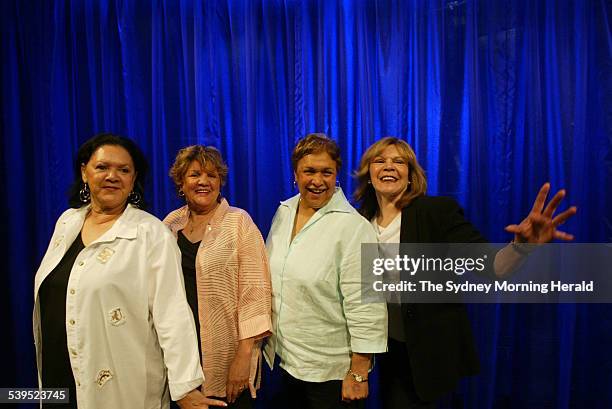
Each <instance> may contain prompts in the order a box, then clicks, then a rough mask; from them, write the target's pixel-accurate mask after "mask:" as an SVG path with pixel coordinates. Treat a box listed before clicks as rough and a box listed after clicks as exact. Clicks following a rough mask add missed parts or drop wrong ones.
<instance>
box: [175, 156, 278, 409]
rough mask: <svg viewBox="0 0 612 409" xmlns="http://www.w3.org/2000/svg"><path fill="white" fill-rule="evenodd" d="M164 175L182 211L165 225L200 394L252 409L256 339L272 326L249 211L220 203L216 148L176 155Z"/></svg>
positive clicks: (262, 257) (261, 254) (263, 258)
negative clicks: (176, 255) (197, 360)
mask: <svg viewBox="0 0 612 409" xmlns="http://www.w3.org/2000/svg"><path fill="white" fill-rule="evenodd" d="M170 176H171V177H172V180H173V181H174V183H175V185H176V188H177V191H178V194H179V196H181V197H184V198H185V201H186V205H185V206H183V207H181V208H179V209H177V210H175V211H173V212H171V213H170V214H169V215H168V216H166V218H165V219H164V223H165V224H166V225H167V226H168V227H169V228H170V230H171V231H172V232H173V233H174V235H175V236H176V237H177V241H178V244H179V247H180V249H181V254H182V267H183V274H184V277H185V291H186V294H187V300H188V301H189V305H190V306H191V310H192V311H193V314H194V317H195V322H196V326H197V327H198V328H197V330H198V334H199V338H200V348H201V349H200V355H201V358H202V368H203V370H204V377H205V380H204V384H203V391H202V392H203V393H204V394H205V395H206V396H215V397H217V398H222V399H225V400H226V401H227V402H228V403H229V404H230V405H229V407H233V408H251V407H253V401H252V399H253V398H255V392H256V390H257V388H258V387H259V381H260V378H261V341H262V339H263V338H265V337H266V336H268V335H270V329H271V327H272V326H271V318H270V313H271V288H270V272H269V268H268V259H267V255H266V249H265V245H264V241H263V238H262V236H261V233H260V232H259V229H258V228H257V226H256V225H255V223H253V220H252V219H251V217H250V216H249V214H248V213H247V212H245V211H244V210H242V209H239V208H236V207H231V206H230V205H229V204H228V202H227V200H225V199H224V198H222V197H221V192H220V190H221V186H223V184H224V183H225V180H226V178H227V165H226V164H225V162H224V161H223V158H222V157H221V153H220V152H219V151H218V150H217V149H215V148H213V147H210V146H208V147H207V146H202V145H194V146H189V147H187V148H184V149H181V150H180V151H179V153H178V154H177V156H176V159H175V162H174V164H173V165H172V168H171V169H170Z"/></svg>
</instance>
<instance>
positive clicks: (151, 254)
mask: <svg viewBox="0 0 612 409" xmlns="http://www.w3.org/2000/svg"><path fill="white" fill-rule="evenodd" d="M153 235H155V237H152V240H154V242H153V243H151V244H150V245H149V246H148V249H147V268H148V269H149V271H148V272H147V277H148V297H149V312H150V316H151V319H152V320H153V325H154V327H155V331H156V332H157V337H158V341H159V345H160V347H161V348H162V350H163V356H164V364H165V365H166V368H167V370H168V385H169V387H170V395H171V397H172V399H173V400H176V401H179V400H181V399H182V398H184V397H185V396H186V395H187V394H188V393H189V392H190V391H193V390H194V389H195V388H197V387H199V386H200V385H201V384H202V381H203V379H204V378H203V375H202V369H201V367H200V362H199V361H200V357H199V352H198V346H197V336H196V332H195V323H194V322H193V315H192V313H191V311H190V310H189V305H188V304H187V300H186V298H185V287H184V283H183V276H182V270H181V265H180V252H179V249H178V246H177V245H176V242H175V241H174V239H173V238H172V235H171V234H170V232H169V231H168V230H166V229H165V228H164V230H163V231H161V229H160V231H159V232H157V231H154V233H153V234H152V236H153Z"/></svg>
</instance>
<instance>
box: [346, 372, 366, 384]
mask: <svg viewBox="0 0 612 409" xmlns="http://www.w3.org/2000/svg"><path fill="white" fill-rule="evenodd" d="M347 374H349V375H351V376H352V377H353V379H354V380H355V382H358V383H363V382H367V381H368V378H365V377H363V376H361V375H359V374H358V373H355V372H353V371H351V370H350V369H349V370H348V372H347Z"/></svg>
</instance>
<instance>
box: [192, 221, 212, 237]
mask: <svg viewBox="0 0 612 409" xmlns="http://www.w3.org/2000/svg"><path fill="white" fill-rule="evenodd" d="M189 221H190V222H191V225H190V226H189V234H193V232H194V231H195V230H200V229H201V228H202V226H204V225H205V224H208V222H209V221H210V218H209V217H207V218H206V219H205V220H204V221H203V222H200V223H198V224H195V223H194V221H193V219H192V218H189Z"/></svg>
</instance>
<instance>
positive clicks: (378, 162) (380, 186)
mask: <svg viewBox="0 0 612 409" xmlns="http://www.w3.org/2000/svg"><path fill="white" fill-rule="evenodd" d="M409 176H410V172H409V170H408V161H407V159H406V158H404V157H403V156H402V155H401V154H400V152H399V151H398V150H397V147H396V146H395V145H389V146H387V147H386V148H385V149H384V150H383V151H382V152H381V153H380V155H378V156H375V157H374V158H373V159H372V161H371V162H370V180H371V182H372V187H373V188H374V190H375V191H376V194H377V195H381V196H383V197H385V198H386V199H388V200H390V201H394V200H397V199H399V198H400V197H401V196H402V193H404V191H405V190H406V189H407V188H408V180H409V179H408V177H409Z"/></svg>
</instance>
